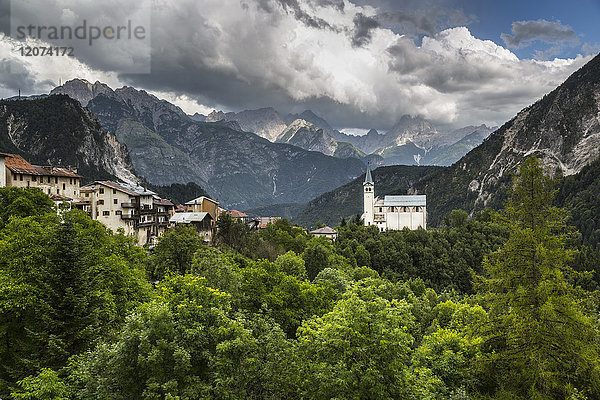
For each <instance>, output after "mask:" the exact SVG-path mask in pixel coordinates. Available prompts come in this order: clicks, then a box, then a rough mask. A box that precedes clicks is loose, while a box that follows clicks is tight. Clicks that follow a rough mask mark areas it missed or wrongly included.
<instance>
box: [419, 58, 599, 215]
mask: <svg viewBox="0 0 600 400" xmlns="http://www.w3.org/2000/svg"><path fill="white" fill-rule="evenodd" d="M599 111H600V56H596V57H595V58H594V59H593V60H591V61H590V62H589V63H587V64H586V65H584V66H583V67H582V68H581V69H580V70H578V71H577V72H575V73H574V74H573V75H571V76H570V77H569V78H568V79H567V80H566V81H565V82H564V83H563V84H562V85H560V86H559V87H558V88H556V89H555V90H553V91H552V92H550V93H549V94H547V95H546V96H544V97H543V98H542V99H541V100H539V101H537V102H536V103H535V104H533V105H532V106H530V107H527V108H525V109H524V110H522V111H521V112H520V113H519V114H517V116H516V117H515V118H513V119H512V120H510V121H509V122H507V123H506V124H504V125H503V126H502V127H500V129H498V130H497V131H495V132H494V133H492V134H491V135H490V136H489V137H488V139H486V141H484V143H483V144H481V145H480V146H478V147H476V148H475V149H473V150H472V151H470V152H469V153H468V154H467V155H466V156H464V157H463V158H461V159H460V160H459V161H458V162H456V163H455V164H453V165H452V166H451V167H449V168H447V169H444V170H440V171H438V172H436V173H435V174H432V175H430V176H428V177H426V178H425V179H423V180H421V181H420V182H418V183H416V184H415V185H414V188H415V189H416V190H417V191H418V193H422V194H426V195H427V200H428V202H427V203H428V204H427V206H428V207H427V209H428V217H429V220H428V222H429V223H431V224H432V225H438V224H439V223H440V222H441V220H442V218H443V217H444V216H445V215H446V214H447V213H449V212H450V211H451V210H453V209H458V208H461V209H464V210H467V211H473V210H480V209H482V208H484V207H492V208H499V207H501V206H502V203H503V201H504V200H505V199H506V193H507V186H508V184H509V183H510V182H511V175H512V173H513V172H514V171H515V170H516V168H517V166H518V165H519V164H520V163H521V162H522V161H523V160H524V159H525V158H526V157H528V156H530V155H536V156H537V157H538V158H539V159H540V160H541V161H542V163H543V164H544V165H545V166H546V167H547V168H549V169H550V170H551V171H555V172H559V173H562V174H564V175H566V176H569V175H573V174H576V173H577V172H579V171H581V169H582V168H583V167H584V166H586V165H588V164H590V163H591V162H592V161H594V160H595V159H596V158H597V157H598V156H599V154H600V118H598V113H599Z"/></svg>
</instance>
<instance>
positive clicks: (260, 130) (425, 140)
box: [192, 108, 494, 165]
mask: <svg viewBox="0 0 600 400" xmlns="http://www.w3.org/2000/svg"><path fill="white" fill-rule="evenodd" d="M192 117H194V118H196V119H198V120H201V119H202V118H204V120H205V121H208V122H229V123H237V124H239V127H240V128H241V129H242V130H245V131H249V132H254V133H256V134H257V135H259V136H261V137H264V138H265V139H267V140H269V141H271V142H277V143H288V144H293V145H295V146H298V147H301V148H303V149H305V150H311V151H319V152H321V153H323V154H327V155H332V156H334V157H338V158H347V157H354V158H358V159H360V160H362V161H363V162H365V163H366V162H371V163H373V164H375V165H395V164H404V165H450V164H452V163H453V162H455V161H457V160H458V159H459V158H460V157H462V156H463V155H465V154H466V153H467V152H468V151H469V150H471V149H473V148H474V147H476V146H477V145H479V144H480V143H481V142H483V140H484V139H485V138H486V137H487V136H488V135H489V134H490V133H491V132H492V131H493V130H494V129H493V128H489V127H487V126H486V125H480V126H467V127H464V128H460V129H457V130H446V131H443V130H439V129H438V128H436V127H435V126H434V125H433V123H431V122H430V121H428V120H426V119H424V118H422V117H420V116H410V115H404V116H402V117H401V118H400V119H399V120H398V122H397V123H396V124H395V125H394V126H393V127H392V128H391V129H390V130H389V131H388V132H387V133H385V134H380V133H378V132H377V131H376V130H375V129H371V130H370V131H369V132H367V134H366V135H362V136H356V135H350V134H346V133H344V132H340V131H339V130H336V129H334V128H332V127H331V125H330V124H329V123H328V122H327V121H325V120H324V119H323V118H321V117H319V116H318V115H316V114H315V113H314V112H313V111H311V110H306V111H304V112H302V113H300V114H287V115H282V114H280V113H279V112H278V111H276V110H275V109H273V108H260V109H257V110H245V111H241V112H239V113H234V112H228V113H224V112H223V111H213V112H211V113H210V114H209V115H207V116H202V115H200V114H195V115H194V116H192ZM466 138H468V139H466Z"/></svg>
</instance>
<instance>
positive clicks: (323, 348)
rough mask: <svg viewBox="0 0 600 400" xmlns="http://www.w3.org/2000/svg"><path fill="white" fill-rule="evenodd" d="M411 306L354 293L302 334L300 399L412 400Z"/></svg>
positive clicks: (366, 291)
mask: <svg viewBox="0 0 600 400" xmlns="http://www.w3.org/2000/svg"><path fill="white" fill-rule="evenodd" d="M412 323H413V317H412V315H411V314H410V311H409V306H408V304H407V303H406V302H405V301H403V300H401V301H398V300H392V301H388V300H386V299H383V298H381V297H378V296H376V295H375V294H374V293H373V291H372V290H371V289H370V288H364V289H361V290H353V291H352V292H351V293H348V294H347V295H346V296H345V297H344V299H342V300H340V301H339V302H338V303H337V304H336V306H335V307H334V309H333V311H332V312H330V313H328V314H325V315H324V316H323V317H320V318H313V319H311V320H309V321H306V322H305V323H304V324H303V325H302V326H301V327H300V328H299V329H298V346H299V349H298V351H299V352H300V361H299V362H301V363H302V365H301V366H300V374H301V377H300V378H299V379H298V380H299V381H300V382H301V383H300V385H301V387H302V391H303V393H302V395H303V396H302V397H303V398H306V399H330V398H337V399H401V398H409V397H410V393H411V392H412V390H411V388H409V387H408V382H409V374H408V368H407V366H406V359H407V357H408V356H409V354H410V346H411V345H412V343H413V338H412V336H411V335H410V334H409V333H408V330H409V329H410V325H411V324H412Z"/></svg>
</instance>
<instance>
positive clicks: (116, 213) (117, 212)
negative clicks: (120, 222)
mask: <svg viewBox="0 0 600 400" xmlns="http://www.w3.org/2000/svg"><path fill="white" fill-rule="evenodd" d="M121 214H123V211H121V210H117V211H115V215H121Z"/></svg>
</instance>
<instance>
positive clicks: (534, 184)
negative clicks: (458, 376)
mask: <svg viewBox="0 0 600 400" xmlns="http://www.w3.org/2000/svg"><path fill="white" fill-rule="evenodd" d="M554 193H555V190H554V182H553V181H552V180H551V179H550V178H548V177H546V176H545V175H544V173H543V168H542V166H541V165H540V163H539V161H538V160H537V159H536V158H533V157H532V158H529V159H527V160H526V161H524V162H523V164H522V165H521V168H520V170H519V173H518V174H517V175H516V177H515V179H514V183H513V188H512V192H511V194H510V198H509V201H508V202H507V205H506V208H505V211H504V213H503V214H502V218H503V220H504V222H505V224H507V225H508V226H509V227H510V231H511V233H510V238H509V240H508V241H507V242H506V243H505V244H504V246H502V248H501V249H500V250H498V251H497V252H495V253H492V254H491V255H490V256H489V257H487V258H486V259H485V261H484V268H485V270H486V272H487V274H488V276H487V277H485V278H480V290H481V291H482V292H483V296H484V299H485V300H486V302H487V304H488V305H489V318H490V321H489V323H487V324H485V325H483V326H481V327H480V329H479V332H480V333H481V334H482V335H483V338H484V343H483V348H482V349H483V351H484V352H485V354H484V358H483V360H484V361H483V363H482V367H483V368H484V370H485V371H486V373H487V375H488V376H489V377H490V378H492V379H493V382H494V384H495V386H496V387H497V388H499V391H498V392H497V395H498V397H507V396H511V397H513V398H536V399H559V398H560V399H563V398H567V397H568V396H570V395H573V394H575V393H578V392H579V391H582V390H583V391H584V392H585V393H586V394H589V395H591V396H594V397H597V396H598V395H600V369H599V364H598V358H599V354H600V353H599V351H598V344H597V340H598V334H597V328H596V326H595V324H594V323H593V321H592V319H591V318H590V317H588V315H587V314H586V307H585V306H586V304H585V302H586V299H587V298H588V296H586V293H583V292H582V291H581V290H578V289H576V288H574V287H573V286H572V284H571V283H570V279H571V278H570V277H571V275H572V270H570V269H569V268H568V264H569V261H570V259H571V257H572V251H570V250H569V249H567V248H566V245H565V243H566V240H567V238H568V231H567V229H566V228H565V215H564V212H563V211H562V210H560V209H557V208H555V207H553V206H552V200H553V196H554ZM494 389H495V387H493V388H491V389H490V390H494Z"/></svg>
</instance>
